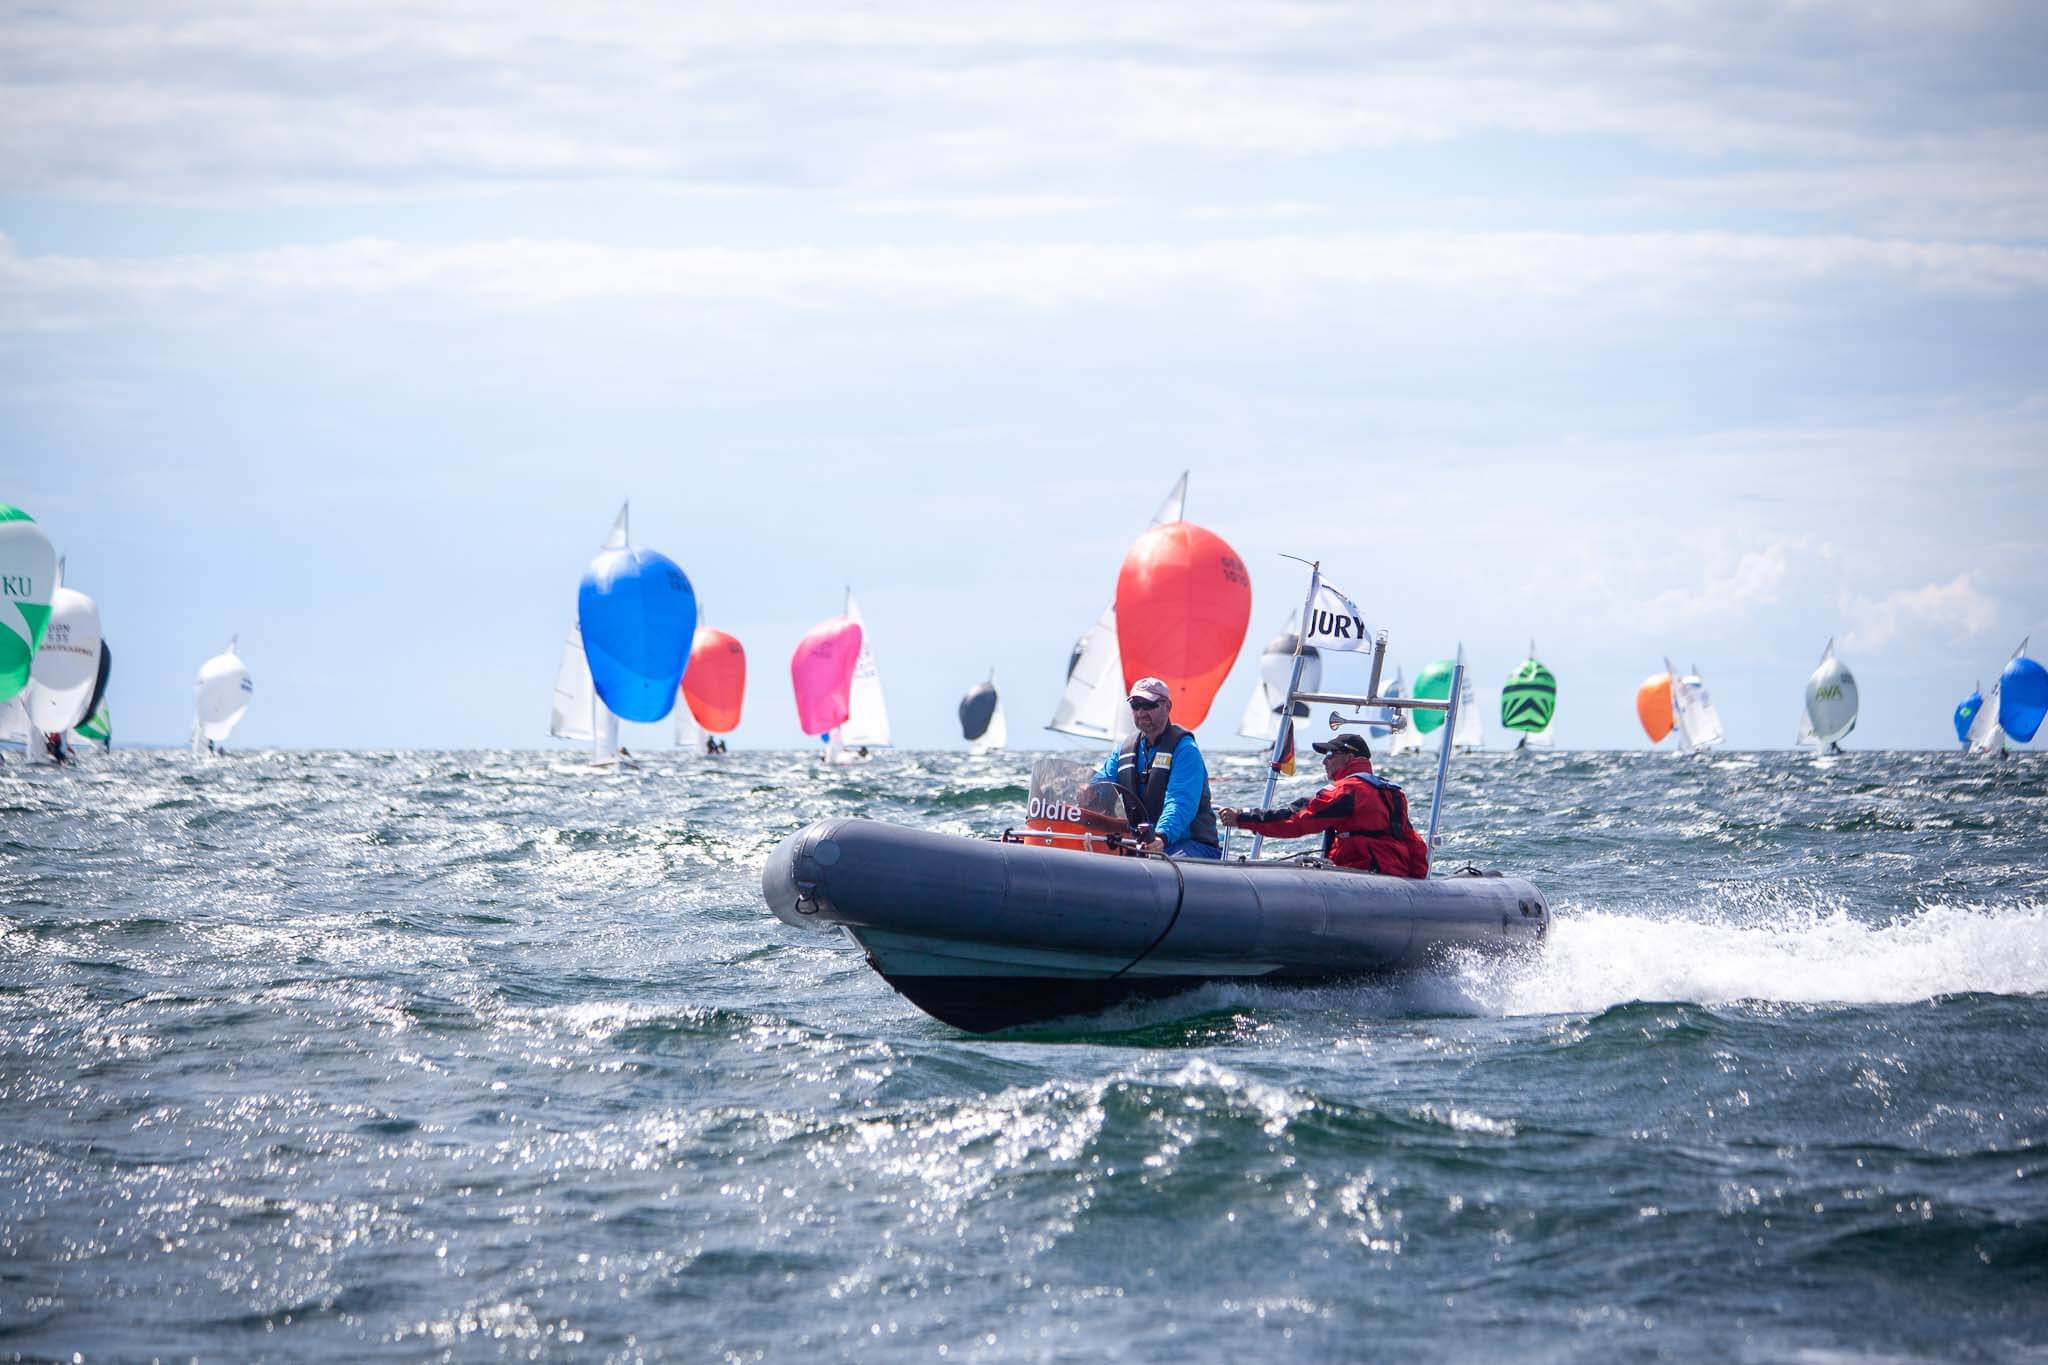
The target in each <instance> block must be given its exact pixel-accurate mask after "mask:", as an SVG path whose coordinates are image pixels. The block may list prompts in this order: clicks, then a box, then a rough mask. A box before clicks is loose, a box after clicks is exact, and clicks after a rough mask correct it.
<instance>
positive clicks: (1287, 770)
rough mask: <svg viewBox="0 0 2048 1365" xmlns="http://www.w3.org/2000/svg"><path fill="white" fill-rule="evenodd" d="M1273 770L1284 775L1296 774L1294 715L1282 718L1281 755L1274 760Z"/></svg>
mask: <svg viewBox="0 0 2048 1365" xmlns="http://www.w3.org/2000/svg"><path fill="white" fill-rule="evenodd" d="M1273 771H1274V772H1276V773H1279V774H1280V775H1281V776H1282V777H1292V776H1294V717H1292V716H1282V717H1281V718H1280V757H1278V758H1277V759H1274V760H1273Z"/></svg>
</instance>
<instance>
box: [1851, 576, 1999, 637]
mask: <svg viewBox="0 0 2048 1365" xmlns="http://www.w3.org/2000/svg"><path fill="white" fill-rule="evenodd" d="M1841 608H1842V615H1843V617H1844V618H1845V619H1846V620H1847V621H1848V622H1849V629H1848V631H1847V632H1846V633H1845V634H1844V635H1843V636H1842V645H1843V647H1844V648H1847V649H1876V648H1878V647H1879V646H1881V645H1887V644H1890V643H1891V642H1892V641H1893V640H1894V639H1896V638H1898V637H1899V636H1900V635H1902V634H1908V633H1914V632H1921V631H1925V632H1932V633H1939V634H1942V635H1945V636H1947V637H1949V638H1950V639H1957V640H1961V639H1968V638H1971V637H1973V636H1977V635H1982V634H1983V633H1984V632H1986V631H1988V630H1990V629H1991V628H1992V627H1993V626H1995V625H1997V624H1998V603H1996V602H1995V601H1993V600H1992V599H1991V598H1990V597H1988V596H1986V595H1985V594H1984V593H1983V592H1982V591H1980V590H1979V589H1978V587H1977V585H1976V584H1975V583H1974V582H1972V581H1971V577H1970V575H1969V574H1967V573H1964V574H1958V575H1956V577H1955V579H1954V580H1953V581H1951V582H1948V583H1929V584H1928V585H1927V586H1926V587H1924V588H1901V589H1900V590H1898V591H1896V592H1891V593H1887V594H1886V595H1885V596H1884V597H1882V598H1877V599H1873V598H1869V597H1864V596H1862V595H1861V594H1858V593H1844V594H1842V599H1841Z"/></svg>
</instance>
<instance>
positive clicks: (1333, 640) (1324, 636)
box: [1301, 583, 1372, 654]
mask: <svg viewBox="0 0 2048 1365" xmlns="http://www.w3.org/2000/svg"><path fill="white" fill-rule="evenodd" d="M1301 642H1302V644H1304V645H1312V646H1314V647H1315V648H1317V649H1348V650H1353V651H1355V652H1359V653H1367V654H1369V653H1371V652H1372V628H1371V627H1369V626H1367V625H1366V624H1365V618H1364V617H1363V616H1360V615H1359V614H1358V606H1357V604H1356V603H1354V602H1353V601H1352V600H1351V599H1350V598H1348V597H1346V596H1345V595H1344V594H1343V593H1341V592H1338V591H1337V589H1335V588H1334V587H1332V586H1331V585H1329V584H1328V583H1319V584H1317V585H1316V595H1315V600H1314V601H1313V602H1311V603H1310V604H1309V611H1308V624H1307V626H1306V627H1305V628H1304V629H1303V630H1302V632H1301Z"/></svg>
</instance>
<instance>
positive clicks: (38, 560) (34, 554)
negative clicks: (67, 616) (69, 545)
mask: <svg viewBox="0 0 2048 1365" xmlns="http://www.w3.org/2000/svg"><path fill="white" fill-rule="evenodd" d="M56 586H57V551H56V548H55V547H54V546H52V545H51V544H50V538H49V536H48V535H46V534H44V532H43V528H42V527H40V526H38V525H36V519H35V518H34V517H32V516H30V515H29V514H28V513H26V512H24V511H22V510H21V509H20V508H19V507H13V506H10V505H8V504H7V503H0V704H4V703H9V702H13V701H15V700H16V699H17V698H18V697H19V696H20V695H21V691H22V689H23V688H25V687H27V686H28V677H29V669H30V667H31V666H32V665H33V664H34V662H35V657H36V650H37V648H38V647H39V646H40V645H41V644H42V642H43V632H44V630H45V629H46V628H47V627H48V625H49V620H50V594H51V592H52V591H53V590H54V589H55V588H56ZM22 724H23V726H26V725H27V724H28V720H27V716H26V713H24V714H23V719H22Z"/></svg>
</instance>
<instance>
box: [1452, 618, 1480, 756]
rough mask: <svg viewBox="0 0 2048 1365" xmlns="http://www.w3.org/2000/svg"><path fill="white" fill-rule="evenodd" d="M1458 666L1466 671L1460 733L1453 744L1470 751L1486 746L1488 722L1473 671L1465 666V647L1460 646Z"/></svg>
mask: <svg viewBox="0 0 2048 1365" xmlns="http://www.w3.org/2000/svg"><path fill="white" fill-rule="evenodd" d="M1458 666H1459V667H1460V668H1464V669H1465V673H1464V678H1465V683H1464V686H1462V687H1460V688H1459V689H1458V732H1457V733H1456V734H1455V735H1452V736H1451V743H1452V744H1453V745H1455V746H1456V747H1457V748H1459V749H1463V750H1466V751H1470V750H1473V749H1480V748H1484V747H1485V746H1486V720H1485V718H1484V717H1483V716H1481V715H1480V714H1479V693H1478V690H1477V689H1476V688H1474V687H1473V686H1472V670H1471V669H1470V668H1469V667H1466V665H1465V646H1464V645H1463V644H1462V643H1461V644H1459V646H1458Z"/></svg>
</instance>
